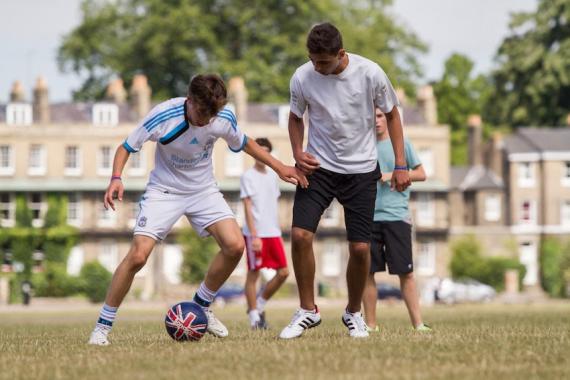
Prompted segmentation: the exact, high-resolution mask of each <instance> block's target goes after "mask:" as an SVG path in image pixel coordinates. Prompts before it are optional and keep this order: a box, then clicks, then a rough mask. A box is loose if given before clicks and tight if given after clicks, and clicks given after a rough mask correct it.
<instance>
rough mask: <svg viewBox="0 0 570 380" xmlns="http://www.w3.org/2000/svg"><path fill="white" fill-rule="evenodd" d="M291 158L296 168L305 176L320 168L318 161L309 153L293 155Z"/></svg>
mask: <svg viewBox="0 0 570 380" xmlns="http://www.w3.org/2000/svg"><path fill="white" fill-rule="evenodd" d="M293 156H294V157H295V162H296V163H297V167H298V168H299V169H301V171H302V172H303V173H304V174H306V175H309V174H312V173H313V172H314V171H315V170H317V169H318V168H319V167H320V166H321V164H320V163H319V161H318V160H317V159H316V158H315V156H313V155H312V154H311V153H307V152H301V153H299V154H293Z"/></svg>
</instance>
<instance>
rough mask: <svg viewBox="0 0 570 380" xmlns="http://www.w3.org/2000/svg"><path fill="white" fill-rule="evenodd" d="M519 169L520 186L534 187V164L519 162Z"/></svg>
mask: <svg viewBox="0 0 570 380" xmlns="http://www.w3.org/2000/svg"><path fill="white" fill-rule="evenodd" d="M518 171H519V173H518V182H519V187H533V186H534V165H532V164H531V163H530V162H521V163H519V164H518Z"/></svg>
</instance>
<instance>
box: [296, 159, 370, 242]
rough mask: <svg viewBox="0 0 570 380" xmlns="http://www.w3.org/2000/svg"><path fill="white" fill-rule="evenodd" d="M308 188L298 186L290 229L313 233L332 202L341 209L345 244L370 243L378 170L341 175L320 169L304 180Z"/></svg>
mask: <svg viewBox="0 0 570 380" xmlns="http://www.w3.org/2000/svg"><path fill="white" fill-rule="evenodd" d="M307 179H308V180H309V187H308V188H306V189H303V188H301V187H300V186H297V191H296V192H295V203H294V205H293V227H299V228H302V229H305V230H308V231H311V232H313V233H315V232H316V231H317V227H318V225H319V221H320V220H321V216H322V214H323V212H324V211H325V210H326V209H327V208H328V207H329V205H330V204H331V202H332V201H333V199H334V198H336V199H337V200H338V201H339V203H340V204H341V205H342V206H343V207H344V222H345V225H346V235H347V239H348V241H351V242H365V243H369V242H370V239H371V236H372V223H373V221H374V203H375V201H376V183H377V182H378V180H379V179H380V168H379V167H378V165H377V166H376V169H374V170H373V171H371V172H368V173H360V174H340V173H335V172H331V171H330V170H326V169H322V168H319V169H317V170H315V171H314V172H313V174H311V175H309V176H307Z"/></svg>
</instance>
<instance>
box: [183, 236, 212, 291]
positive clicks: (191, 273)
mask: <svg viewBox="0 0 570 380" xmlns="http://www.w3.org/2000/svg"><path fill="white" fill-rule="evenodd" d="M176 240H177V241H178V243H179V244H180V245H181V246H182V254H183V256H184V260H183V262H182V268H181V272H182V273H181V275H182V280H183V281H184V282H186V283H189V284H195V283H199V282H200V281H202V280H203V279H204V276H205V275H206V272H207V271H208V266H209V265H210V262H211V261H212V258H213V257H214V255H215V254H216V252H217V251H218V246H217V244H216V242H215V240H214V239H213V238H212V237H209V238H206V239H203V238H201V237H200V236H198V234H197V233H196V232H195V231H194V230H192V229H187V230H184V231H180V232H179V233H178V235H177V238H176Z"/></svg>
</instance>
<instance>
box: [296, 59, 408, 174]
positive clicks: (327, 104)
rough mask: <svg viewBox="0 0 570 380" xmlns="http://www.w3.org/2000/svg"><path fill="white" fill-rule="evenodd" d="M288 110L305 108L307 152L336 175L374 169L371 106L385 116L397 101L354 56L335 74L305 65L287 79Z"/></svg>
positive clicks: (376, 72)
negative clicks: (306, 114)
mask: <svg viewBox="0 0 570 380" xmlns="http://www.w3.org/2000/svg"><path fill="white" fill-rule="evenodd" d="M290 90H291V101H290V105H291V112H293V113H294V114H295V115H296V116H297V117H299V118H301V117H303V114H304V113H305V110H306V109H307V108H308V109H309V138H308V143H307V152H309V153H311V154H313V155H314V156H315V157H316V158H317V160H319V162H320V164H321V167H322V168H324V169H327V170H330V171H333V172H336V173H342V174H353V173H368V172H371V171H373V170H374V169H375V168H376V162H377V157H376V131H375V112H374V107H375V106H378V108H380V110H382V112H390V111H392V109H393V108H394V106H398V105H399V102H398V97H397V95H396V92H395V91H394V88H393V87H392V84H391V83H390V80H389V79H388V77H387V76H386V73H384V71H383V70H382V69H381V68H380V66H378V65H377V64H376V63H374V62H372V61H370V60H369V59H366V58H364V57H361V56H359V55H356V54H349V55H348V66H347V67H346V68H345V69H344V70H343V71H342V72H341V73H340V74H338V75H334V74H331V75H322V74H319V73H318V72H316V71H315V69H314V67H313V64H312V63H311V62H307V63H305V64H304V65H303V66H301V67H299V68H298V69H297V71H295V74H294V75H293V77H292V78H291V83H290Z"/></svg>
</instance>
